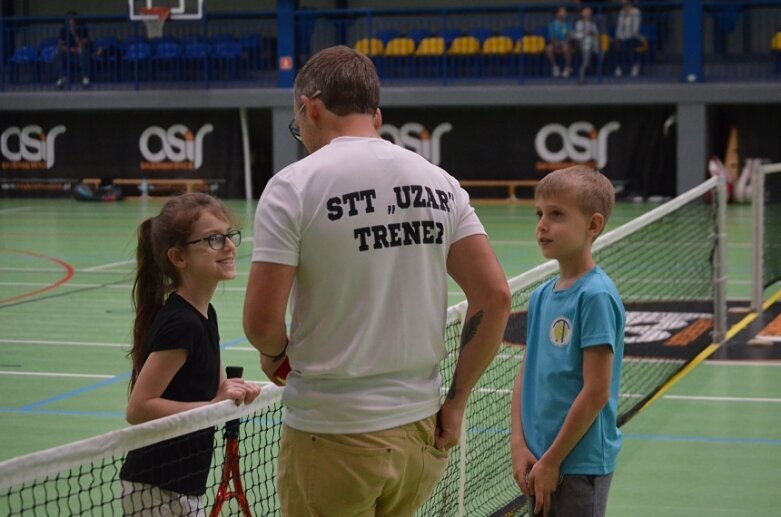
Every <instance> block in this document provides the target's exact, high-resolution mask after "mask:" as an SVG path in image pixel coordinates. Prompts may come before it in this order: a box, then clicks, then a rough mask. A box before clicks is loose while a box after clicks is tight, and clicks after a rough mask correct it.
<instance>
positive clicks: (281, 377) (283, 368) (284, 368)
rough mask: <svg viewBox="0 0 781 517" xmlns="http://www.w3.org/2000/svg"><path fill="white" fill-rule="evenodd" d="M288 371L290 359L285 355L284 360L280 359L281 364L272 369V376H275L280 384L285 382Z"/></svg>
mask: <svg viewBox="0 0 781 517" xmlns="http://www.w3.org/2000/svg"><path fill="white" fill-rule="evenodd" d="M289 373H290V359H289V358H288V356H285V360H284V361H282V364H280V365H279V367H278V368H277V369H276V370H274V377H276V378H277V380H278V381H279V382H281V383H282V384H285V379H287V374H289Z"/></svg>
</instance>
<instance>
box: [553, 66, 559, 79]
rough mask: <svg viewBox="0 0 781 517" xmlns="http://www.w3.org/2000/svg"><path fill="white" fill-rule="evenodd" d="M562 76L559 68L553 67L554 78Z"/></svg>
mask: <svg viewBox="0 0 781 517" xmlns="http://www.w3.org/2000/svg"><path fill="white" fill-rule="evenodd" d="M560 75H561V69H560V68H559V67H558V66H554V67H553V77H559V76H560Z"/></svg>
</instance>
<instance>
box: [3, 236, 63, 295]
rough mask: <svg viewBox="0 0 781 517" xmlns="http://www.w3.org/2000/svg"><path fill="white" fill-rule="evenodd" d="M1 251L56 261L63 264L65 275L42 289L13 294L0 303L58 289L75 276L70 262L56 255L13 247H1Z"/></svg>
mask: <svg viewBox="0 0 781 517" xmlns="http://www.w3.org/2000/svg"><path fill="white" fill-rule="evenodd" d="M0 253H18V254H20V255H30V256H31V257H36V258H44V259H46V260H50V261H51V262H54V263H55V264H57V265H59V266H61V267H62V268H63V269H65V276H63V277H62V278H60V279H59V280H57V281H56V282H54V283H51V284H49V285H47V286H46V287H42V288H40V289H36V290H35V291H30V292H29V293H22V294H17V295H16V296H12V297H10V298H5V299H2V300H0V305H3V304H5V303H9V302H13V301H16V300H20V299H22V298H29V297H31V296H35V295H36V294H41V293H45V292H47V291H51V290H52V289H56V288H58V287H59V286H61V285H62V284H64V283H66V282H68V281H70V279H71V278H73V273H74V269H73V266H71V265H70V264H68V263H67V262H65V261H63V260H60V259H58V258H54V257H47V256H46V255H41V254H40V253H36V252H34V251H27V250H15V249H11V248H0Z"/></svg>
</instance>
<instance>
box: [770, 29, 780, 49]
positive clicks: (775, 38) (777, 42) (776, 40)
mask: <svg viewBox="0 0 781 517" xmlns="http://www.w3.org/2000/svg"><path fill="white" fill-rule="evenodd" d="M770 48H771V49H773V50H774V51H775V52H781V31H779V32H776V35H775V36H773V40H772V41H771V42H770Z"/></svg>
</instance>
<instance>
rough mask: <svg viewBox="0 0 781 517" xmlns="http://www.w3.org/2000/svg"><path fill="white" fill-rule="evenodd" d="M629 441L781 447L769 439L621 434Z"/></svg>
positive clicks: (776, 441)
mask: <svg viewBox="0 0 781 517" xmlns="http://www.w3.org/2000/svg"><path fill="white" fill-rule="evenodd" d="M623 435H624V438H627V439H629V440H652V441H659V442H699V443H733V444H741V445H781V440H773V439H770V438H728V437H715V436H675V435H664V434H635V433H623Z"/></svg>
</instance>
